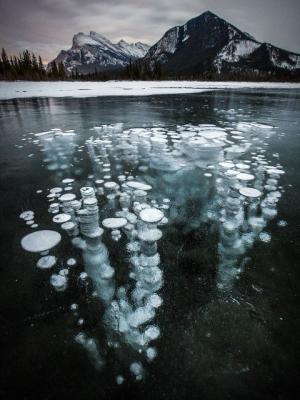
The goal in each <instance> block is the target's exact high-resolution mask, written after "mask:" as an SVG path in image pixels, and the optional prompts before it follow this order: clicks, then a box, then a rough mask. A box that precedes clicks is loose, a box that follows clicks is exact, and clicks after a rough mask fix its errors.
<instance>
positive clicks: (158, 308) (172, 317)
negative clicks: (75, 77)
mask: <svg viewBox="0 0 300 400" xmlns="http://www.w3.org/2000/svg"><path fill="white" fill-rule="evenodd" d="M83 84H84V85H86V83H83ZM9 90H11V89H9ZM14 90H15V89H14ZM138 90H140V88H138ZM190 90H192V89H191V88H190ZM193 90H194V89H193ZM10 93H11V91H10ZM111 94H113V93H111ZM135 94H139V93H135ZM148 94H149V96H145V97H134V96H125V95H123V96H122V97H113V96H109V97H86V96H85V98H68V99H67V98H63V97H59V98H55V97H52V98H51V97H44V94H43V97H41V98H38V97H35V98H30V97H29V98H22V99H6V100H4V99H3V100H1V101H0V129H1V136H0V140H1V169H0V184H1V197H0V202H1V228H0V234H1V242H0V248H1V254H2V263H1V264H2V268H1V280H0V282H1V291H0V293H1V294H0V296H1V297H0V299H1V304H2V308H1V314H0V317H1V328H2V335H1V341H2V362H3V365H4V368H2V376H1V379H2V380H3V382H2V385H1V393H2V394H3V396H4V398H7V399H8V398H16V397H17V396H18V398H24V399H35V398H40V399H46V398H47V399H58V398H72V399H74V400H76V399H83V398H86V399H89V400H92V399H123V398H132V399H153V398H155V399H161V398H163V399H193V398H195V399H200V398H201V399H203V400H205V399H219V398H220V399H221V398H222V399H224V397H225V398H249V399H262V398H264V399H266V398H272V399H274V398H282V399H285V398H288V393H289V391H290V390H291V388H292V386H293V384H295V383H294V382H295V381H296V376H297V372H296V371H297V363H298V359H299V358H298V357H297V354H298V355H299V350H300V343H299V334H298V332H299V284H300V281H299V279H300V273H299V259H300V245H299V226H300V203H299V197H300V183H299V170H300V158H299V154H300V131H299V126H300V90H299V89H296V88H290V89H289V88H285V87H282V88H277V89H274V88H272V87H266V88H260V89H259V91H257V90H255V89H254V88H249V87H248V88H240V89H238V88H235V90H228V89H227V88H225V89H222V90H218V91H211V92H201V91H200V93H194V94H192V93H186V94H169V95H167V96H166V95H164V96H162V95H161V96H159V95H158V96H152V95H151V94H152V92H150V93H148ZM162 94H163V93H162ZM35 95H36V94H35ZM95 95H96V94H95ZM49 96H51V94H49ZM2 97H6V98H12V97H14V96H13V95H7V94H6V95H5V96H4V95H3V96H2ZM21 97H22V96H21ZM75 97H77V96H75ZM78 97H80V96H78ZM111 218H112V219H111ZM41 231H42V232H41ZM45 231H46V232H45ZM49 231H51V232H50V233H49ZM34 232H37V233H36V234H35V235H30V236H28V235H29V234H32V233H34ZM225 394H226V395H225Z"/></svg>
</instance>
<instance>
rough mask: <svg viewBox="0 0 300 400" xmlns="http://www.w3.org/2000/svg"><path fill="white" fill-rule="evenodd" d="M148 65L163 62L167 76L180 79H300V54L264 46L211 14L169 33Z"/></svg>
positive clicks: (149, 55)
mask: <svg viewBox="0 0 300 400" xmlns="http://www.w3.org/2000/svg"><path fill="white" fill-rule="evenodd" d="M145 61H148V62H150V64H152V63H154V62H160V64H161V65H162V67H163V71H164V72H165V74H167V75H169V76H172V75H176V76H179V77H180V76H182V77H184V76H189V77H191V76H199V75H204V76H205V75H207V76H208V74H211V73H214V74H216V75H218V74H219V75H222V74H223V75H225V74H228V73H249V72H251V73H252V74H256V75H258V76H259V75H260V74H263V73H264V74H269V75H270V74H276V73H279V74H280V73H282V74H286V75H289V74H298V75H297V76H300V55H299V54H296V53H292V52H289V51H286V50H283V49H280V48H278V47H275V46H272V45H271V44H269V43H261V42H259V41H258V40H256V39H255V38H253V36H251V35H249V34H248V33H245V32H243V31H241V30H240V29H238V28H236V27H235V26H233V25H231V24H230V23H228V22H227V21H225V20H224V19H222V18H219V17H218V16H217V15H215V14H213V13H212V12H210V11H206V12H205V13H203V14H201V15H200V16H198V17H196V18H193V19H191V20H189V21H188V22H187V23H186V24H184V25H182V26H175V27H174V28H171V29H169V30H168V31H167V32H166V33H165V34H164V35H163V37H162V38H161V39H160V40H159V41H158V42H157V43H156V44H154V45H153V46H152V47H151V48H150V49H149V51H148V52H147V54H146V56H145Z"/></svg>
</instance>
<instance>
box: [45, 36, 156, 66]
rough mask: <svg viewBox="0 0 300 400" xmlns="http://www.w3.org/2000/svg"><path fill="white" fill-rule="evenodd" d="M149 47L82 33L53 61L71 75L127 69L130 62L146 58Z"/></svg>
mask: <svg viewBox="0 0 300 400" xmlns="http://www.w3.org/2000/svg"><path fill="white" fill-rule="evenodd" d="M149 47H150V46H148V45H147V44H145V43H141V42H137V43H127V42H126V41H125V40H120V41H119V42H118V43H112V42H111V41H110V40H109V39H107V38H106V37H104V36H103V35H100V34H99V33H96V32H93V31H91V32H90V33H89V35H86V34H84V33H82V32H80V33H77V34H76V35H74V37H73V43H72V47H71V48H70V49H69V50H62V51H61V52H60V53H59V54H58V56H57V57H56V58H55V59H54V60H53V61H55V62H56V63H57V64H58V63H60V62H62V63H63V64H64V66H65V69H66V71H68V72H69V73H71V72H72V71H73V72H75V70H77V71H78V72H79V73H89V72H95V70H97V71H105V70H110V69H114V68H120V67H125V66H126V65H128V64H129V62H130V60H132V61H134V60H136V59H138V58H142V57H144V56H145V54H146V52H147V51H148V50H149ZM53 61H52V62H51V63H50V64H49V68H51V64H52V63H53Z"/></svg>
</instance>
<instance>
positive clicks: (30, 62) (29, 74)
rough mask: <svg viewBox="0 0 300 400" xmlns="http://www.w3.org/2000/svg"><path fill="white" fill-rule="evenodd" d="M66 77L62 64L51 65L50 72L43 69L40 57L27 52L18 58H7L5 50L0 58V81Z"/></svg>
mask: <svg viewBox="0 0 300 400" xmlns="http://www.w3.org/2000/svg"><path fill="white" fill-rule="evenodd" d="M66 78H67V75H66V72H65V68H64V65H63V63H59V65H56V63H53V66H52V68H51V70H50V71H47V70H46V69H45V67H44V64H43V60H42V58H41V56H38V57H37V56H36V55H35V54H34V53H30V52H29V51H28V50H25V51H23V52H22V53H20V54H19V55H18V56H11V57H8V55H7V53H6V51H5V49H2V51H1V56H0V80H21V79H22V80H30V81H41V80H61V79H66Z"/></svg>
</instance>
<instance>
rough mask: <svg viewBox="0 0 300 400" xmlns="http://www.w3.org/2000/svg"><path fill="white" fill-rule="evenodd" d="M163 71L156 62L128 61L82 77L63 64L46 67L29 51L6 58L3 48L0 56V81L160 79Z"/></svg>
mask: <svg viewBox="0 0 300 400" xmlns="http://www.w3.org/2000/svg"><path fill="white" fill-rule="evenodd" d="M162 78H163V76H162V71H161V67H160V64H159V63H154V64H152V65H151V66H150V63H149V62H146V61H144V60H137V61H134V62H130V63H129V65H128V66H127V67H125V68H121V69H115V70H111V71H97V70H95V71H94V72H92V73H87V74H81V73H79V72H78V71H77V70H75V71H72V72H71V73H67V71H66V70H65V68H64V65H63V63H62V62H60V63H58V64H56V62H55V61H53V62H51V64H50V66H48V68H45V66H44V64H43V60H42V58H41V56H36V55H35V54H34V53H30V52H29V51H28V50H25V51H23V52H22V53H21V54H19V55H18V56H11V57H8V55H7V53H6V51H5V49H2V52H1V56H0V80H30V81H41V80H82V81H87V80H92V81H106V80H110V79H116V80H160V79H162Z"/></svg>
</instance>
